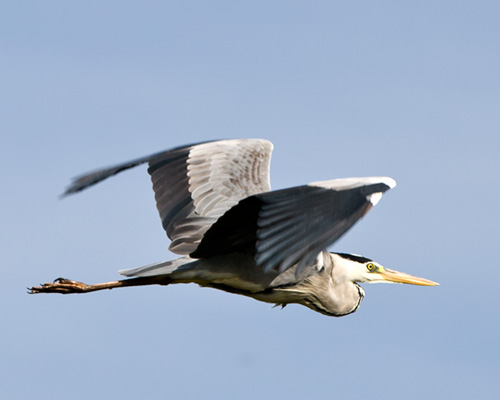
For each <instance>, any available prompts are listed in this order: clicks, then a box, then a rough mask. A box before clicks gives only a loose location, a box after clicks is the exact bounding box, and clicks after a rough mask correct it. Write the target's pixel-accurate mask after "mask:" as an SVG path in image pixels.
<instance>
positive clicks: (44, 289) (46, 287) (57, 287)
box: [28, 278, 90, 294]
mask: <svg viewBox="0 0 500 400" xmlns="http://www.w3.org/2000/svg"><path fill="white" fill-rule="evenodd" d="M89 286H90V285H87V284H86V283H83V282H77V281H72V280H70V279H65V278H57V279H55V280H54V282H52V283H44V284H42V285H41V286H33V287H30V288H28V293H30V294H35V293H62V294H69V293H85V292H88V291H89Z"/></svg>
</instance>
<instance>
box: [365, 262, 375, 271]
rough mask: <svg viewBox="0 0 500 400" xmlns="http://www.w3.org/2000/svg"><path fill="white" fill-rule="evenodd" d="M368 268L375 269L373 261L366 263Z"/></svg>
mask: <svg viewBox="0 0 500 400" xmlns="http://www.w3.org/2000/svg"><path fill="white" fill-rule="evenodd" d="M366 268H367V269H368V271H373V270H374V269H375V264H373V263H369V264H366Z"/></svg>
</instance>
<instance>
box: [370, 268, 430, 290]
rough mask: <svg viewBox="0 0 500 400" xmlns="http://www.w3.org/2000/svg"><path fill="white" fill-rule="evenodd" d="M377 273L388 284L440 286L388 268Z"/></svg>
mask: <svg viewBox="0 0 500 400" xmlns="http://www.w3.org/2000/svg"><path fill="white" fill-rule="evenodd" d="M377 272H378V273H379V274H380V276H381V277H382V278H383V279H384V280H385V281H387V282H394V283H407V284H409V285H421V286H438V285H439V283H437V282H433V281H430V280H428V279H425V278H419V277H417V276H413V275H409V274H405V273H404V272H398V271H393V270H390V269H386V268H380V270H379V271H377Z"/></svg>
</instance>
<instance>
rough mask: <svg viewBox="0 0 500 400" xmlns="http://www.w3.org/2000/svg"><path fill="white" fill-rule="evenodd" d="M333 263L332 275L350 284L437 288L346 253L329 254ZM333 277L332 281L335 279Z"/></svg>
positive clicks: (425, 281) (417, 278) (430, 282)
mask: <svg viewBox="0 0 500 400" xmlns="http://www.w3.org/2000/svg"><path fill="white" fill-rule="evenodd" d="M331 256H332V258H333V263H334V266H335V267H334V269H333V274H334V275H335V277H336V278H337V279H341V280H345V281H351V282H368V283H376V282H386V283H406V284H410V285H421V286H437V285H439V283H436V282H433V281H430V280H428V279H425V278H419V277H416V276H413V275H409V274H405V273H404V272H398V271H393V270H390V269H388V268H384V267H383V266H382V265H380V264H379V263H377V262H375V261H373V260H370V259H368V258H366V257H362V256H358V255H355V254H347V253H331ZM335 277H334V279H335Z"/></svg>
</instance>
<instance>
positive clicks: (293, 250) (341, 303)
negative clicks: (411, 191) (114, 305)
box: [29, 139, 437, 317]
mask: <svg viewBox="0 0 500 400" xmlns="http://www.w3.org/2000/svg"><path fill="white" fill-rule="evenodd" d="M272 150H273V145H272V143H271V142H269V141H267V140H262V139H245V140H244V139H238V140H219V141H211V142H204V143H198V144H193V145H188V146H183V147H178V148H174V149H172V150H167V151H163V152H160V153H156V154H153V155H150V156H147V157H143V158H139V159H136V160H133V161H129V162H126V163H122V164H119V165H116V166H113V167H109V168H104V169H101V170H98V171H94V172H91V173H88V174H86V175H83V176H81V177H78V178H76V179H74V180H73V181H72V183H71V185H70V186H69V187H68V188H67V190H66V192H65V193H64V195H69V194H73V193H77V192H80V191H82V190H84V189H86V188H88V187H90V186H92V185H95V184H96V183H98V182H101V181H103V180H104V179H106V178H108V177H110V176H113V175H116V174H118V173H119V172H122V171H124V170H127V169H129V168H132V167H135V166H138V165H140V164H145V163H147V164H148V166H149V168H148V173H149V174H150V175H151V180H152V183H153V190H154V193H155V199H156V206H157V208H158V212H159V214H160V218H161V221H162V224H163V228H164V229H165V231H166V233H167V236H168V237H169V238H170V240H171V244H170V247H169V249H170V250H171V251H172V252H173V253H176V254H179V255H181V256H182V257H180V258H177V259H175V260H170V261H163V262H159V263H155V264H151V265H147V266H144V267H139V268H134V269H127V270H122V271H119V273H120V274H121V275H124V276H125V277H127V278H128V279H122V280H117V281H112V282H104V283H97V284H85V283H82V282H77V281H73V280H69V279H64V278H58V279H56V280H55V281H54V282H52V283H45V284H43V285H40V286H35V287H32V288H30V289H29V291H30V293H63V294H68V293H87V292H93V291H97V290H103V289H114V288H119V287H129V286H142V285H151V284H158V285H170V284H174V283H196V284H198V285H200V286H202V287H211V288H215V289H220V290H224V291H226V292H230V293H235V294H240V295H244V296H248V297H252V298H254V299H256V300H260V301H264V302H268V303H273V304H275V305H281V306H282V307H284V306H286V305H287V304H291V303H296V304H302V305H304V306H306V307H309V308H311V309H312V310H314V311H317V312H319V313H322V314H325V315H328V316H335V317H340V316H344V315H347V314H351V313H353V312H354V311H356V310H357V309H358V307H359V305H360V304H361V301H362V299H363V297H364V291H363V289H362V288H361V286H359V284H358V283H364V282H370V283H371V282H394V283H407V284H412V285H424V286H435V285H437V283H435V282H432V281H430V280H427V279H424V278H418V277H415V276H412V275H408V274H405V273H402V272H397V271H393V270H390V269H387V268H384V267H383V266H382V265H380V264H379V263H377V262H375V261H373V260H371V259H368V258H366V257H362V256H359V255H354V254H347V253H332V252H329V251H327V248H328V247H329V246H330V245H331V244H333V243H334V242H335V241H336V240H337V239H339V238H340V237H341V236H342V235H343V234H344V233H345V232H346V231H347V230H348V229H349V228H351V227H352V226H353V225H354V224H355V223H356V221H358V220H359V219H360V218H361V217H363V216H364V215H365V214H366V213H367V212H368V211H369V210H370V209H371V208H372V207H373V206H374V205H376V204H377V203H378V201H379V200H380V198H381V197H382V194H383V193H384V192H386V191H387V190H389V189H391V188H393V187H394V186H395V185H396V182H395V181H394V180H393V179H391V178H388V177H369V178H345V179H334V180H329V181H321V182H312V183H309V184H308V185H304V186H297V187H292V188H288V189H282V190H275V191H272V190H271V186H270V179H269V170H270V161H271V152H272Z"/></svg>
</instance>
